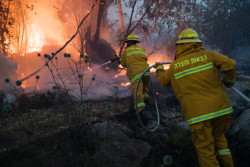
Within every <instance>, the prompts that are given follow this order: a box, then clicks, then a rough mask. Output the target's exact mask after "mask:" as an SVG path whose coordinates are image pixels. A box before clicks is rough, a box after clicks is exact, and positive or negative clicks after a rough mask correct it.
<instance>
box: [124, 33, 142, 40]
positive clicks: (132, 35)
mask: <svg viewBox="0 0 250 167" xmlns="http://www.w3.org/2000/svg"><path fill="white" fill-rule="evenodd" d="M128 41H136V42H140V40H139V38H138V36H137V35H135V34H129V35H128V36H127V38H126V39H125V42H128Z"/></svg>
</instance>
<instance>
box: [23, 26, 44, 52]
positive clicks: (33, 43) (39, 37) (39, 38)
mask: <svg viewBox="0 0 250 167" xmlns="http://www.w3.org/2000/svg"><path fill="white" fill-rule="evenodd" d="M43 45H45V39H44V33H43V32H42V30H41V29H40V28H39V26H38V25H36V24H32V25H31V32H30V37H29V39H28V51H27V52H28V53H31V52H40V51H41V50H42V47H43Z"/></svg>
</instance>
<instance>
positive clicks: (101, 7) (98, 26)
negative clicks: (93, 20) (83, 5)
mask: <svg viewBox="0 0 250 167" xmlns="http://www.w3.org/2000/svg"><path fill="white" fill-rule="evenodd" d="M105 5H106V0H100V5H99V11H98V17H97V24H96V32H95V35H94V40H93V42H96V41H98V40H99V38H100V30H101V22H102V18H103V14H104V10H105Z"/></svg>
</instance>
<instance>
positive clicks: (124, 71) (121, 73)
mask: <svg viewBox="0 0 250 167" xmlns="http://www.w3.org/2000/svg"><path fill="white" fill-rule="evenodd" d="M125 75H126V70H122V71H121V72H120V73H119V74H117V75H115V76H114V77H113V78H118V77H119V76H125Z"/></svg>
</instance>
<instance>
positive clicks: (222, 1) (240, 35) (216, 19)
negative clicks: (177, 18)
mask: <svg viewBox="0 0 250 167" xmlns="http://www.w3.org/2000/svg"><path fill="white" fill-rule="evenodd" d="M202 4H203V5H202V6H199V8H197V9H196V12H195V14H196V15H195V16H196V17H198V18H199V19H198V20H199V21H196V22H194V25H195V26H194V27H193V28H194V29H196V30H197V31H199V32H200V34H202V35H204V37H203V39H202V40H203V41H204V42H205V43H206V44H208V45H209V46H211V47H213V48H220V49H221V50H222V52H223V53H226V54H227V53H229V52H230V51H231V50H232V49H234V48H236V47H240V46H247V45H249V44H250V40H249V39H250V31H249V29H250V21H249V20H250V12H249V8H250V1H228V0H204V1H203V2H202Z"/></svg>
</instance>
